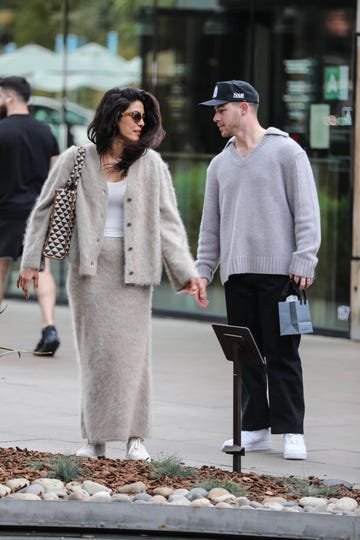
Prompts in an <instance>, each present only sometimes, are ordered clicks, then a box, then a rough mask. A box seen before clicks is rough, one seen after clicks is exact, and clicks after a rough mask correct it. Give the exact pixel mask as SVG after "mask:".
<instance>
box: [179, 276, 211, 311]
mask: <svg viewBox="0 0 360 540" xmlns="http://www.w3.org/2000/svg"><path fill="white" fill-rule="evenodd" d="M207 285H208V280H207V279H204V278H191V279H190V280H189V281H188V282H187V283H185V287H184V289H183V292H184V293H185V294H190V295H192V296H193V297H194V300H195V302H196V303H197V305H198V306H200V307H201V308H207V307H208V305H209V301H208V299H207V297H206V287H207Z"/></svg>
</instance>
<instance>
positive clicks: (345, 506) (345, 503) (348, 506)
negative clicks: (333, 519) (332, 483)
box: [328, 497, 359, 512]
mask: <svg viewBox="0 0 360 540" xmlns="http://www.w3.org/2000/svg"><path fill="white" fill-rule="evenodd" d="M358 507H359V505H358V503H357V502H356V500H355V499H352V498H351V497H342V498H341V499H338V500H337V502H336V503H331V504H329V505H328V511H330V512H355V510H357V509H358Z"/></svg>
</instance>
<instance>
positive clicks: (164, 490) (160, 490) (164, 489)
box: [153, 486, 174, 498]
mask: <svg viewBox="0 0 360 540" xmlns="http://www.w3.org/2000/svg"><path fill="white" fill-rule="evenodd" d="M153 493H154V495H162V496H163V497H166V498H167V497H169V496H170V495H172V494H173V493H174V488H172V487H168V486H160V487H157V488H155V489H154V491H153Z"/></svg>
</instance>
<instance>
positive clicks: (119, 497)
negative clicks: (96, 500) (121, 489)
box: [111, 493, 132, 502]
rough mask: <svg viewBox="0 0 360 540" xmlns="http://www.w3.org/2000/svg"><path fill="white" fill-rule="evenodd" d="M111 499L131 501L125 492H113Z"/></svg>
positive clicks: (114, 500)
mask: <svg viewBox="0 0 360 540" xmlns="http://www.w3.org/2000/svg"><path fill="white" fill-rule="evenodd" d="M111 500H112V501H113V502H131V501H132V499H131V497H129V495H126V493H115V494H114V495H113V496H112V497H111Z"/></svg>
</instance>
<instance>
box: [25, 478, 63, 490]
mask: <svg viewBox="0 0 360 540" xmlns="http://www.w3.org/2000/svg"><path fill="white" fill-rule="evenodd" d="M32 484H39V485H40V486H43V487H44V488H45V491H56V490H61V489H64V488H65V484H64V482H63V481H62V480H59V479H58V478H37V479H36V480H34V481H33V482H32Z"/></svg>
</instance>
